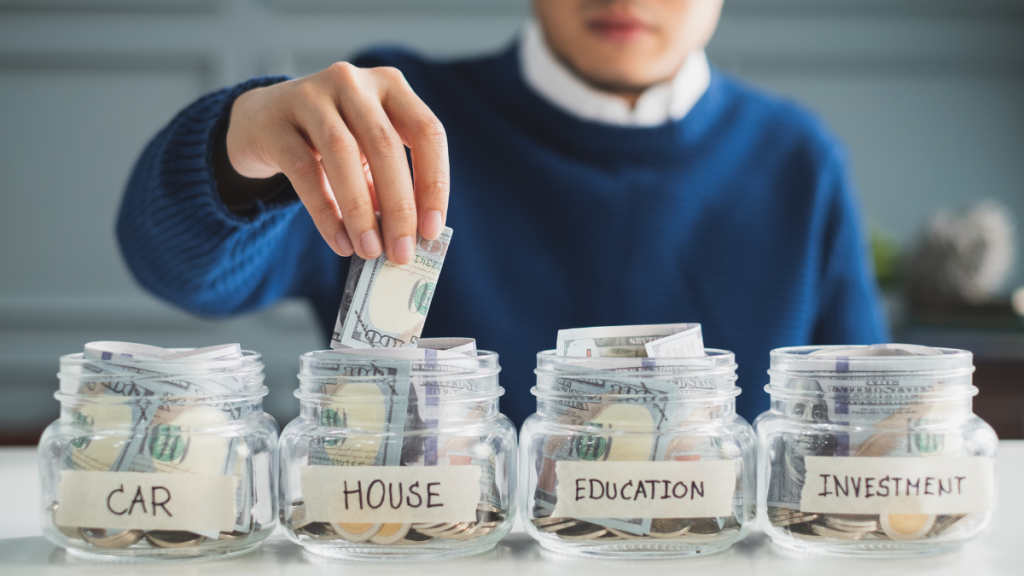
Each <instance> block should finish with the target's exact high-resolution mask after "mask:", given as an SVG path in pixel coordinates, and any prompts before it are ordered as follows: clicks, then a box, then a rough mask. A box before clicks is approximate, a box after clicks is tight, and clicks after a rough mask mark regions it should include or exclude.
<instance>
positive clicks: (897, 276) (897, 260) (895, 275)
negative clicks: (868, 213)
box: [871, 226, 903, 293]
mask: <svg viewBox="0 0 1024 576" xmlns="http://www.w3.org/2000/svg"><path fill="white" fill-rule="evenodd" d="M871 256H872V259H873V260H874V262H875V278H876V279H877V280H878V286H879V287H880V288H881V289H882V290H883V291H885V292H887V293H888V292H892V291H894V290H896V289H897V288H898V287H899V284H900V282H901V281H902V279H903V278H902V276H903V274H902V272H903V270H902V267H903V251H902V250H901V249H900V245H899V243H898V242H897V241H896V239H895V238H894V237H893V236H892V235H891V234H889V233H888V232H886V231H885V230H882V229H881V228H879V227H878V226H872V227H871Z"/></svg>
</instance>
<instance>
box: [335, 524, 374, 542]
mask: <svg viewBox="0 0 1024 576" xmlns="http://www.w3.org/2000/svg"><path fill="white" fill-rule="evenodd" d="M330 524H331V529H332V530H334V533H335V534H337V535H338V536H341V537H342V538H344V539H345V540H348V541H349V542H366V541H367V540H369V539H370V538H373V537H374V536H375V535H376V534H377V531H378V530H380V527H381V526H383V524H382V523H381V522H374V523H370V522H331V523H330Z"/></svg>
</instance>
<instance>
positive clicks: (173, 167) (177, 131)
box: [117, 79, 315, 315]
mask: <svg viewBox="0 0 1024 576" xmlns="http://www.w3.org/2000/svg"><path fill="white" fill-rule="evenodd" d="M278 80H279V79H261V80H257V81H253V82H250V83H246V84H243V85H239V86H237V87H235V88H233V89H229V90H223V91H220V92H217V93H214V94H211V95H208V96H206V97H204V98H202V99H200V100H199V101H197V102H196V103H195V104H193V105H192V106H190V107H188V108H186V109H185V110H184V111H182V112H181V113H180V114H179V115H178V116H177V117H175V118H174V120H172V121H171V123H170V125H168V126H167V127H166V128H165V129H164V130H163V131H161V132H160V133H159V134H158V135H157V136H156V137H155V138H154V139H153V141H151V142H150V143H149V145H148V146H147V147H146V149H145V151H144V152H143V154H142V156H141V157H140V158H139V160H138V162H137V163H136V166H135V169H134V170H133V172H132V175H131V178H130V180H129V182H128V186H127V189H126V191H125V196H124V200H123V202H122V205H121V210H120V213H119V216H118V221H117V234H118V240H119V242H120V245H121V250H122V253H123V255H124V258H125V260H126V262H127V263H128V266H129V268H130V269H131V270H132V272H133V273H134V274H135V277H136V278H137V279H138V281H139V282H140V283H141V284H142V285H144V286H145V287H146V288H148V289H150V290H151V291H153V292H154V293H156V294H157V295H158V296H161V297H163V298H165V299H167V300H169V301H170V302H172V303H174V304H176V305H179V306H181V307H183V308H186V309H188V310H190V311H192V312H195V313H199V314H205V315H223V314H230V313H234V312H239V311H244V310H249V309H255V308H259V307H261V306H264V305H267V304H269V303H271V302H273V301H274V300H276V299H279V298H282V297H285V296H289V295H297V291H298V290H299V287H298V286H297V284H298V283H297V282H296V281H295V279H296V278H297V277H299V276H301V275H302V274H303V271H302V269H301V268H300V267H301V266H303V265H309V262H308V261H306V260H304V259H303V258H296V257H295V256H296V254H299V253H302V252H304V251H307V250H310V249H312V250H315V247H311V246H310V245H311V244H312V242H311V241H312V240H313V239H314V238H313V237H314V236H315V233H314V234H312V235H311V234H309V233H304V232H308V231H306V230H305V228H308V227H303V226H302V225H301V224H302V222H301V218H297V216H298V215H299V212H300V210H301V209H302V206H301V204H299V202H298V201H297V200H295V199H294V193H292V192H290V187H289V186H288V185H287V181H286V180H285V181H283V182H279V183H278V185H280V186H282V188H281V190H280V192H278V194H277V196H276V197H275V198H274V199H273V200H272V201H271V202H269V203H264V202H262V201H261V200H260V199H259V198H260V196H259V195H255V197H254V198H253V199H250V200H248V201H247V204H246V205H243V206H236V207H235V208H236V210H234V211H232V210H230V209H229V208H228V206H227V205H226V204H225V203H224V201H223V200H222V199H221V195H220V192H219V191H220V189H221V188H222V184H226V185H227V186H228V187H233V186H235V185H236V184H237V183H235V182H233V181H231V180H227V181H225V182H224V183H222V182H221V181H220V179H219V178H218V170H217V169H216V167H215V162H214V158H215V156H216V150H215V149H216V143H217V142H218V136H219V132H220V129H221V128H222V127H223V124H224V123H225V120H226V118H225V115H226V114H227V113H229V111H230V105H231V102H232V101H233V99H234V97H236V96H237V95H238V94H239V93H241V92H242V91H244V90H245V89H247V88H248V87H251V86H256V85H260V84H261V83H271V82H274V81H278ZM232 189H233V190H237V188H232Z"/></svg>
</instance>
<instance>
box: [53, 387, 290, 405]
mask: <svg viewBox="0 0 1024 576" xmlns="http://www.w3.org/2000/svg"><path fill="white" fill-rule="evenodd" d="M269 393H270V389H269V388H267V387H266V386H260V387H259V388H253V389H250V390H245V391H240V392H234V393H228V394H195V395H181V396H122V395H114V394H81V393H77V394H76V393H68V392H62V391H57V392H54V393H53V397H54V398H56V399H57V400H58V401H60V402H61V403H62V404H63V403H65V402H69V403H76V404H127V403H132V402H142V401H150V402H157V403H160V404H197V403H211V404H233V403H250V402H258V401H259V400H260V399H261V398H263V397H264V396H266V395H267V394H269Z"/></svg>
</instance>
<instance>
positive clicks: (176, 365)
mask: <svg viewBox="0 0 1024 576" xmlns="http://www.w3.org/2000/svg"><path fill="white" fill-rule="evenodd" d="M167 350H169V351H173V352H187V351H189V350H192V348H168V349H167ZM100 363H110V364H119V365H123V366H146V367H150V366H159V367H161V368H164V367H166V368H167V370H168V373H175V372H176V371H175V369H178V370H180V369H181V368H188V369H190V372H188V373H189V374H195V373H196V371H200V369H202V371H207V370H209V371H218V370H217V369H218V368H235V367H239V368H253V367H258V368H259V369H260V370H262V369H263V355H262V354H260V353H259V352H255V351H252V350H242V356H241V357H239V358H222V359H215V360H210V359H193V358H189V357H184V358H176V359H174V360H165V361H161V360H159V359H155V360H154V359H140V358H118V359H117V360H101V359H99V358H86V357H85V353H84V352H75V353H73V354H65V355H63V356H61V357H60V365H61V370H63V369H64V368H65V367H66V366H80V365H82V364H100ZM58 376H60V373H58ZM71 376H75V377H77V376H80V375H79V374H71Z"/></svg>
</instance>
